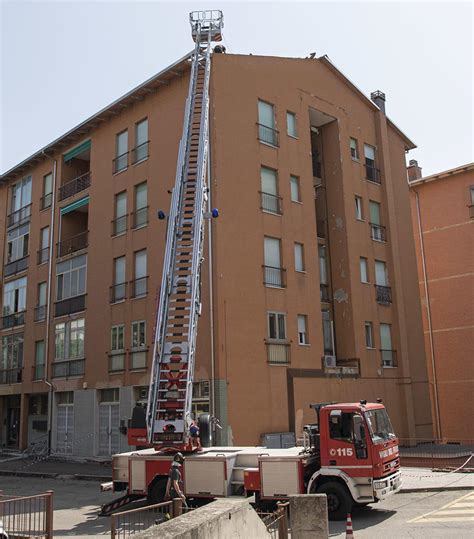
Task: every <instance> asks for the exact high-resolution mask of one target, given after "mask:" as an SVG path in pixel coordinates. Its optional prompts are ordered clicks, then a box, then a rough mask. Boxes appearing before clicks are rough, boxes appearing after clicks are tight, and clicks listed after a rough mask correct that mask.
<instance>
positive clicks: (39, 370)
mask: <svg viewBox="0 0 474 539" xmlns="http://www.w3.org/2000/svg"><path fill="white" fill-rule="evenodd" d="M44 350H45V349H44V341H36V342H35V371H34V379H35V380H42V379H43V378H44V359H45V358H44Z"/></svg>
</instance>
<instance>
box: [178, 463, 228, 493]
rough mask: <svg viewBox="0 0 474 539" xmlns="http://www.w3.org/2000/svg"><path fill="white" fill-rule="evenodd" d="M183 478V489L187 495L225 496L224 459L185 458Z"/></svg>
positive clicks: (225, 474) (225, 476) (225, 475)
mask: <svg viewBox="0 0 474 539" xmlns="http://www.w3.org/2000/svg"><path fill="white" fill-rule="evenodd" d="M184 478H185V480H184V490H185V493H186V495H188V496H190V495H195V496H227V473H226V461H225V460H220V459H219V460H217V459H216V460H214V459H213V460H204V459H200V458H197V459H195V460H193V459H186V460H185V461H184Z"/></svg>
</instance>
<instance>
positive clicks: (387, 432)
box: [365, 408, 395, 442]
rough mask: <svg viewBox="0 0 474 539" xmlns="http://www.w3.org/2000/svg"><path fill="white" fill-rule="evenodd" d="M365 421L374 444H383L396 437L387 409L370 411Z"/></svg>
mask: <svg viewBox="0 0 474 539" xmlns="http://www.w3.org/2000/svg"><path fill="white" fill-rule="evenodd" d="M365 419H366V420H367V425H368V427H369V432H370V436H371V437H372V440H373V441H374V442H381V441H383V440H388V439H389V438H394V437H395V433H394V432H393V427H392V424H391V423H390V418H389V417H388V414H387V411H386V410H385V409H383V408H381V409H379V410H368V411H367V412H365Z"/></svg>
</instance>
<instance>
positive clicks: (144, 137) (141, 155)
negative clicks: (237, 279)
mask: <svg viewBox="0 0 474 539" xmlns="http://www.w3.org/2000/svg"><path fill="white" fill-rule="evenodd" d="M133 153H134V155H133V162H134V163H138V162H139V161H143V159H146V158H147V157H148V119H146V118H145V120H142V121H141V122H138V123H136V124H135V148H134V151H133Z"/></svg>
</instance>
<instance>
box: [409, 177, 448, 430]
mask: <svg viewBox="0 0 474 539" xmlns="http://www.w3.org/2000/svg"><path fill="white" fill-rule="evenodd" d="M412 189H413V192H414V193H415V200H416V216H417V221H418V234H419V236H420V251H421V265H422V268H423V285H424V288H425V298H426V314H427V318H428V334H429V339H430V351H431V368H432V371H433V393H434V400H435V413H436V430H437V435H438V438H441V437H442V432H441V421H440V410H439V399H438V380H437V376H436V361H435V351H434V341H433V326H432V322H431V304H430V293H429V289H428V277H427V271H426V260H425V244H424V241H423V228H422V224H421V211H420V199H419V196H418V191H417V190H416V189H414V188H413V187H412Z"/></svg>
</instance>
